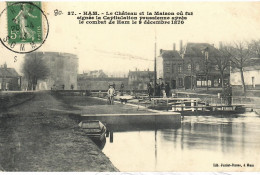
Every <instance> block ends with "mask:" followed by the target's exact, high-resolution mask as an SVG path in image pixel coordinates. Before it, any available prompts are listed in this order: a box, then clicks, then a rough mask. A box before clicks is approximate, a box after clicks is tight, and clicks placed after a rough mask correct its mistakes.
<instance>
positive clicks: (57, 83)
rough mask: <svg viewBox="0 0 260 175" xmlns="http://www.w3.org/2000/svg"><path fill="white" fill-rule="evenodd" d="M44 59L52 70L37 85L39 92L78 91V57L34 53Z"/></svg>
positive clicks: (64, 54)
mask: <svg viewBox="0 0 260 175" xmlns="http://www.w3.org/2000/svg"><path fill="white" fill-rule="evenodd" d="M29 54H33V55H34V56H36V57H42V58H43V60H45V61H46V64H47V66H48V68H49V70H50V72H49V76H48V78H47V79H45V80H41V81H39V82H38V84H37V89H38V90H51V89H56V90H63V89H64V90H71V89H74V90H77V84H78V83H77V74H78V57H77V56H76V55H74V54H70V53H60V52H33V53H29Z"/></svg>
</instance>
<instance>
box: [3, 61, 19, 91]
mask: <svg viewBox="0 0 260 175" xmlns="http://www.w3.org/2000/svg"><path fill="white" fill-rule="evenodd" d="M0 90H1V91H5V90H7V91H9V90H10V91H12V90H21V76H20V75H19V74H18V73H17V72H16V70H15V69H14V68H8V67H7V64H4V65H3V66H1V67H0Z"/></svg>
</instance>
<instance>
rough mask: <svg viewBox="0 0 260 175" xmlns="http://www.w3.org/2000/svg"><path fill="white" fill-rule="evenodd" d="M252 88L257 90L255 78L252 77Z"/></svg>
mask: <svg viewBox="0 0 260 175" xmlns="http://www.w3.org/2000/svg"><path fill="white" fill-rule="evenodd" d="M252 86H253V88H255V77H252Z"/></svg>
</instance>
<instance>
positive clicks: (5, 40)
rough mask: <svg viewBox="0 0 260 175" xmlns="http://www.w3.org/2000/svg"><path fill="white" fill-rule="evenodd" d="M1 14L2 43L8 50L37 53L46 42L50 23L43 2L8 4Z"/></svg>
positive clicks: (0, 38) (0, 40)
mask: <svg viewBox="0 0 260 175" xmlns="http://www.w3.org/2000/svg"><path fill="white" fill-rule="evenodd" d="M6 3H7V7H6V8H5V9H4V10H3V11H2V12H1V13H0V26H1V28H0V42H1V43H2V44H3V46H4V47H6V48H7V49H8V50H10V51H12V52H15V53H19V54H25V53H30V52H33V51H36V50H37V49H39V48H40V47H41V46H42V45H43V44H44V42H45V41H46V39H47V37H48V34H49V22H48V19H47V16H46V15H45V14H44V12H43V11H42V9H41V8H40V7H39V6H41V2H6Z"/></svg>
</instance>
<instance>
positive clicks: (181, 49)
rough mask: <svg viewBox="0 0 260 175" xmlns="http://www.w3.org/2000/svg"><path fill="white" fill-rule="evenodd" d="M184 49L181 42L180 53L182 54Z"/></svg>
mask: <svg viewBox="0 0 260 175" xmlns="http://www.w3.org/2000/svg"><path fill="white" fill-rule="evenodd" d="M182 51H183V48H182V40H180V52H181V53H182Z"/></svg>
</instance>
